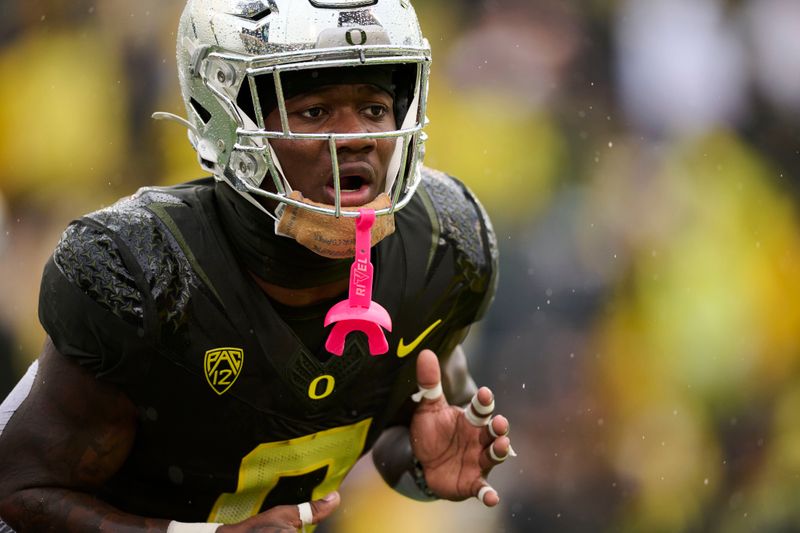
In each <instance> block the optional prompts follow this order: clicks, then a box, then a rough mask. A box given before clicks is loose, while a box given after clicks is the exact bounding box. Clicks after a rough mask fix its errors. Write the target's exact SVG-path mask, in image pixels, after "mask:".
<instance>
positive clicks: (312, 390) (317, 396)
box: [308, 374, 336, 400]
mask: <svg viewBox="0 0 800 533" xmlns="http://www.w3.org/2000/svg"><path fill="white" fill-rule="evenodd" d="M323 380H324V381H325V382H326V383H327V384H326V385H325V390H324V391H322V392H321V393H320V392H318V391H319V384H320V382H321V381H323ZM334 383H336V380H335V379H333V376H331V375H328V374H325V375H323V376H320V377H318V378H317V379H315V380H314V381H312V382H311V384H310V385H309V386H308V397H309V398H311V399H312V400H321V399H323V398H325V397H326V396H330V394H331V393H332V392H333V384H334Z"/></svg>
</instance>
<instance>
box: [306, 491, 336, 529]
mask: <svg viewBox="0 0 800 533" xmlns="http://www.w3.org/2000/svg"><path fill="white" fill-rule="evenodd" d="M340 502H341V498H340V497H339V493H338V492H336V491H334V492H331V493H330V494H328V495H327V496H325V497H324V498H321V499H319V500H314V501H311V502H303V503H301V504H299V505H298V506H297V514H298V515H299V520H300V521H299V523H298V524H297V526H298V528H300V529H304V528H305V526H307V525H311V524H319V523H320V522H321V521H323V520H325V519H326V518H328V516H330V514H331V513H332V512H333V511H334V510H335V509H336V508H337V507H338V506H339V503H340Z"/></svg>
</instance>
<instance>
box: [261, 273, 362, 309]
mask: <svg viewBox="0 0 800 533" xmlns="http://www.w3.org/2000/svg"><path fill="white" fill-rule="evenodd" d="M250 275H251V276H253V279H254V280H256V283H257V284H258V286H259V287H261V290H263V291H264V292H265V293H267V296H269V297H270V298H272V299H273V300H275V301H276V302H278V303H280V304H283V305H286V306H290V307H305V306H307V305H314V304H315V303H318V302H321V301H323V300H329V299H331V298H333V297H335V296H338V295H340V294H342V293H344V292H345V291H346V290H347V283H348V280H347V279H346V278H345V279H341V280H337V281H334V282H332V283H327V284H325V285H321V286H319V287H310V288H307V289H289V288H286V287H281V286H280V285H275V284H274V283H269V282H267V281H264V280H263V279H261V278H259V277H258V276H256V275H255V274H253V273H252V272H251V273H250Z"/></svg>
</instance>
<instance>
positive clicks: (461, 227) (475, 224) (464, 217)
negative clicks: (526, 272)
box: [422, 168, 498, 273]
mask: <svg viewBox="0 0 800 533" xmlns="http://www.w3.org/2000/svg"><path fill="white" fill-rule="evenodd" d="M422 188H423V190H424V192H425V193H427V196H428V197H429V198H430V202H431V204H432V206H433V210H434V212H435V215H436V219H437V222H438V226H439V232H440V238H443V239H445V240H446V241H448V242H449V243H451V244H452V245H454V246H455V248H456V250H457V251H458V253H459V254H460V255H461V256H462V257H463V260H465V261H466V262H468V263H469V265H470V266H471V267H472V268H475V269H476V270H477V271H479V272H481V273H485V272H487V271H489V270H492V271H493V270H496V265H497V257H498V254H497V238H496V237H495V233H494V229H493V228H492V223H491V221H490V220H489V216H488V215H487V214H486V211H485V210H484V209H483V206H481V204H480V202H479V201H478V199H477V198H475V196H474V195H473V194H472V192H471V191H470V190H469V189H468V188H467V186H466V185H464V184H463V183H461V182H460V181H458V180H457V179H455V178H453V177H452V176H449V175H447V174H445V173H444V172H440V171H438V170H433V169H430V168H423V172H422Z"/></svg>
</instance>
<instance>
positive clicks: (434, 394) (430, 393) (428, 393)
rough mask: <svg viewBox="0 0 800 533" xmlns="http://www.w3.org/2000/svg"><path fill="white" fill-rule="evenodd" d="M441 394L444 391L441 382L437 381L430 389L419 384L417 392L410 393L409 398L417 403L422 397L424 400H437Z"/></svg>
mask: <svg viewBox="0 0 800 533" xmlns="http://www.w3.org/2000/svg"><path fill="white" fill-rule="evenodd" d="M418 386H419V385H418ZM443 395H444V391H443V390H442V383H441V382H439V383H437V384H436V386H435V387H433V388H432V389H426V388H425V387H422V386H419V392H415V393H414V394H412V395H411V399H412V400H414V401H415V402H417V403H419V402H420V401H422V399H423V398H425V399H426V400H438V399H439V398H441V397H442V396H443Z"/></svg>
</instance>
